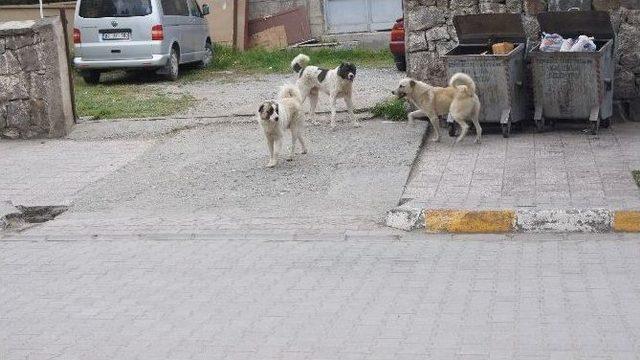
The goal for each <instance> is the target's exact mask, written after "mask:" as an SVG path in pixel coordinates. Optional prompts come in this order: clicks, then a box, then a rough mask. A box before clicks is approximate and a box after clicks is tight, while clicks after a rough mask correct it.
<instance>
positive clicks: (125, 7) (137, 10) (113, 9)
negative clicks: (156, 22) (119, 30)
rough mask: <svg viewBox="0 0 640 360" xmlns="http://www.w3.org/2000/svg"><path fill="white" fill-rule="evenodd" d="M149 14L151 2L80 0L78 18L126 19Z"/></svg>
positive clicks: (139, 0) (143, 0) (149, 0)
mask: <svg viewBox="0 0 640 360" xmlns="http://www.w3.org/2000/svg"><path fill="white" fill-rule="evenodd" d="M149 14H151V0H81V3H80V14H79V15H80V17H83V18H101V17H128V16H145V15H149Z"/></svg>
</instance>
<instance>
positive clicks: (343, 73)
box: [291, 54, 360, 128]
mask: <svg viewBox="0 0 640 360" xmlns="http://www.w3.org/2000/svg"><path fill="white" fill-rule="evenodd" d="M310 60H311V59H309V57H308V56H307V55H305V54H299V55H298V56H296V57H295V58H294V59H293V61H291V68H292V69H293V71H295V72H296V73H297V74H298V81H297V83H296V84H297V85H298V89H300V93H301V94H302V102H303V103H304V102H305V100H306V99H307V97H309V102H310V105H311V108H310V117H311V122H312V123H314V124H315V123H316V121H315V114H316V106H317V105H318V95H319V93H320V92H323V93H325V94H327V95H329V101H330V103H331V127H332V128H333V127H335V126H336V101H337V100H338V99H340V98H342V99H344V102H345V103H346V105H347V110H348V111H349V118H350V119H351V121H352V122H353V126H356V127H357V126H360V124H359V123H358V120H357V119H356V117H355V116H354V115H353V100H352V94H353V89H352V85H353V80H354V79H355V78H356V66H355V65H353V64H352V63H345V62H343V63H341V64H340V66H338V67H336V68H335V69H331V70H328V69H322V68H319V67H317V66H307V65H308V64H309V61H310Z"/></svg>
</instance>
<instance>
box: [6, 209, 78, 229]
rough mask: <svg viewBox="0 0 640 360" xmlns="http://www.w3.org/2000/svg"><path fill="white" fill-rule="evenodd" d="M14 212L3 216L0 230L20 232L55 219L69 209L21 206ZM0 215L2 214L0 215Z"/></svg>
mask: <svg viewBox="0 0 640 360" xmlns="http://www.w3.org/2000/svg"><path fill="white" fill-rule="evenodd" d="M14 208H15V210H16V211H15V212H10V213H7V214H5V215H4V216H2V217H1V218H0V229H4V230H13V231H20V230H23V229H26V228H29V227H32V226H34V225H35V224H41V223H44V222H47V221H51V220H53V219H55V218H56V217H57V216H59V215H60V214H62V213H64V212H65V211H67V210H68V209H69V207H68V206H63V205H53V206H22V205H17V206H15V207H14ZM0 215H2V214H0Z"/></svg>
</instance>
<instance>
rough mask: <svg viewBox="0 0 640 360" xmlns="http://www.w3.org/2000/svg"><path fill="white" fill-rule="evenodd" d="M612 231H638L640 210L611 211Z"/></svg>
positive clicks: (639, 228)
mask: <svg viewBox="0 0 640 360" xmlns="http://www.w3.org/2000/svg"><path fill="white" fill-rule="evenodd" d="M613 231H615V232H640V211H616V212H614V213H613Z"/></svg>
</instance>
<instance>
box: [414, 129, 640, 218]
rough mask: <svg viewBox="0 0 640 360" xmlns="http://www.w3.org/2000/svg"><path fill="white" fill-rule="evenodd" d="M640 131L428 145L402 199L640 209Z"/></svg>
mask: <svg viewBox="0 0 640 360" xmlns="http://www.w3.org/2000/svg"><path fill="white" fill-rule="evenodd" d="M635 169H640V125H639V124H637V123H616V124H614V125H613V126H612V127H611V128H610V129H602V130H601V132H600V136H599V137H598V138H595V137H593V136H589V135H586V134H584V133H582V132H580V131H578V130H569V129H567V128H566V127H565V128H564V129H563V128H560V129H558V130H555V131H550V132H546V133H542V134H536V133H532V132H531V131H524V132H516V133H515V134H514V135H512V137H511V138H510V139H503V138H502V137H501V136H499V135H497V134H492V135H488V136H484V137H483V141H482V144H480V145H476V144H473V143H472V142H471V141H470V140H468V139H467V140H466V141H465V142H463V143H462V144H458V145H455V146H452V145H451V141H450V140H449V139H447V138H444V139H443V141H442V142H441V143H437V144H436V143H432V142H430V143H428V144H427V146H426V147H425V148H424V149H423V152H422V154H421V155H420V159H419V162H418V165H417V167H416V168H415V169H414V171H413V174H414V176H413V177H412V179H410V181H409V183H408V185H407V187H406V190H405V192H404V194H403V198H405V199H412V205H414V206H415V207H420V208H454V209H455V208H462V209H501V208H506V209H515V208H533V209H571V208H608V209H640V189H638V187H637V186H636V184H635V183H634V181H633V178H632V176H631V170H635Z"/></svg>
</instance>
